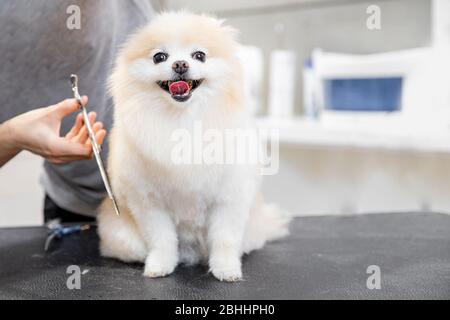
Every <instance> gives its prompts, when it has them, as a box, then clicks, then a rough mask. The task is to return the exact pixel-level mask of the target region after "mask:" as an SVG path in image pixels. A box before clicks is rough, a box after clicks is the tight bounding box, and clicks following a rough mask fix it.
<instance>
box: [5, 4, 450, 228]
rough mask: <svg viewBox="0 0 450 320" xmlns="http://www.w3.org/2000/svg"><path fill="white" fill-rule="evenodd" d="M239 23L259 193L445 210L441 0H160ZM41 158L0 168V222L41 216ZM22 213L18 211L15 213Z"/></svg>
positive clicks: (448, 70) (448, 67)
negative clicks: (267, 157) (264, 163)
mask: <svg viewBox="0 0 450 320" xmlns="http://www.w3.org/2000/svg"><path fill="white" fill-rule="evenodd" d="M152 3H153V6H154V8H155V9H156V10H177V9H189V10H190V11H194V12H199V13H201V12H206V13H212V14H214V15H216V16H218V17H220V18H224V19H226V21H227V23H228V24H230V25H232V26H234V27H235V28H237V29H239V30H240V42H241V43H242V44H243V46H242V48H241V50H240V52H239V54H240V56H241V58H242V60H243V61H245V63H244V64H243V66H244V72H245V77H246V84H247V87H246V93H247V98H248V101H249V106H250V109H251V112H253V113H254V114H255V115H257V117H258V121H257V123H258V126H259V127H260V128H265V129H279V132H280V170H279V173H278V174H276V175H272V176H266V177H264V183H263V191H264V194H265V197H266V198H267V199H268V200H270V201H274V202H277V203H278V204H280V205H281V206H282V207H283V208H285V209H287V210H289V211H291V212H292V213H294V214H296V215H331V214H362V213H380V212H398V211H424V210H425V211H436V212H444V213H449V212H450V197H449V196H448V195H449V194H450V170H449V168H448V167H449V164H450V0H433V1H432V0H385V1H364V0H226V1H225V0H196V1H186V0H158V1H153V2H152ZM40 170H41V160H40V159H39V158H37V157H35V156H33V155H31V154H30V153H26V152H22V153H21V154H20V155H19V156H18V157H17V158H15V159H14V160H13V161H11V162H10V163H8V164H7V165H6V166H5V167H4V168H2V170H0V212H1V214H0V226H17V225H37V224H42V214H41V212H42V197H43V191H42V190H41V188H40V186H39V183H38V177H39V174H40ZM18 213H20V214H18Z"/></svg>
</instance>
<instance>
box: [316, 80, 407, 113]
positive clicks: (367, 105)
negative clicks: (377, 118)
mask: <svg viewBox="0 0 450 320" xmlns="http://www.w3.org/2000/svg"><path fill="white" fill-rule="evenodd" d="M402 83H403V78H402V77H391V78H354V79H326V80H324V95H325V109H328V110H338V111H384V112H392V111H398V110H400V108H401V96H402Z"/></svg>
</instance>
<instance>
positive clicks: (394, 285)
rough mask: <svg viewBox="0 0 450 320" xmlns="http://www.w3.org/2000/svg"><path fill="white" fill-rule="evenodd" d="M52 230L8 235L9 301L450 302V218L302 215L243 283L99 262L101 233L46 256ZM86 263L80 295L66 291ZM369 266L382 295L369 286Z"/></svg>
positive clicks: (255, 258) (2, 279) (190, 271)
mask: <svg viewBox="0 0 450 320" xmlns="http://www.w3.org/2000/svg"><path fill="white" fill-rule="evenodd" d="M45 237H46V230H45V228H13V229H0V299H18V298H20V299H36V298H37V299H41V298H44V299H420V298H423V299H449V298H450V215H443V214H437V213H397V214H371V215H362V216H348V217H334V216H330V217H311V218H297V219H295V220H294V221H293V223H292V225H291V236H290V237H289V238H286V239H283V240H281V241H278V242H274V243H270V244H268V245H267V246H266V247H265V248H264V249H263V250H260V251H257V252H253V253H251V254H250V255H249V256H246V257H245V258H244V260H243V272H244V277H245V279H244V281H240V282H238V283H231V284H230V283H221V282H219V281H217V280H215V279H214V278H213V276H212V275H211V274H209V273H208V270H207V268H206V267H201V266H199V267H183V266H181V267H178V268H177V269H176V271H175V273H174V274H172V275H171V276H169V277H166V278H162V279H148V278H144V277H143V276H142V271H143V266H142V265H140V264H125V263H122V262H119V261H115V260H111V259H104V258H101V257H100V256H99V252H98V237H97V235H96V231H95V229H94V230H90V231H87V232H85V233H82V234H77V235H72V236H70V237H69V238H66V239H63V240H62V241H60V242H57V243H55V244H54V245H53V246H52V248H53V250H52V251H51V252H50V253H44V252H43V247H44V241H45ZM70 265H78V266H79V267H80V269H81V271H82V273H84V274H83V275H81V289H80V290H77V289H73V290H69V289H68V288H67V286H66V282H67V278H68V277H69V274H67V273H66V270H67V267H68V266H70ZM369 265H377V266H379V267H380V271H381V289H372V290H370V289H368V288H367V286H366V281H367V278H368V277H369V276H370V275H369V274H367V273H366V271H367V267H368V266H369Z"/></svg>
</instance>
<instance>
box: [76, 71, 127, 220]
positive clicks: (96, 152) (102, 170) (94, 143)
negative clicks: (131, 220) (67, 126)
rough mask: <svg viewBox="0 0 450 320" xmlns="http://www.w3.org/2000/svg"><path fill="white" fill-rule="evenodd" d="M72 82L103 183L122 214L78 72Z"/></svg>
mask: <svg viewBox="0 0 450 320" xmlns="http://www.w3.org/2000/svg"><path fill="white" fill-rule="evenodd" d="M70 83H71V84H72V91H73V96H74V98H75V99H76V100H77V102H78V103H79V105H80V108H81V112H82V114H83V119H84V124H85V125H86V128H87V131H88V134H89V139H90V140H91V144H92V150H93V151H94V156H95V160H96V161H97V165H98V168H99V169H100V174H101V176H102V180H103V184H104V185H105V188H106V192H107V193H108V197H109V198H110V199H111V201H112V203H113V205H114V210H115V211H116V214H117V215H120V211H119V206H118V205H117V201H116V197H115V196H114V193H113V191H112V188H111V184H110V183H109V179H108V175H107V174H106V170H105V166H104V165H103V161H102V158H101V156H100V146H99V145H98V144H97V141H96V140H95V135H94V131H93V130H92V127H91V123H90V122H89V117H88V113H87V110H86V107H85V106H84V104H83V102H82V101H81V96H80V94H79V93H78V76H77V75H76V74H72V75H71V76H70Z"/></svg>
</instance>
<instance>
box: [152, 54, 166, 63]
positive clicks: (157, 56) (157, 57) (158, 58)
mask: <svg viewBox="0 0 450 320" xmlns="http://www.w3.org/2000/svg"><path fill="white" fill-rule="evenodd" d="M168 57H169V55H168V54H167V53H164V52H158V53H156V54H155V55H154V56H153V62H154V63H155V64H158V63H161V62H164V61H166V60H167V58H168Z"/></svg>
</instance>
